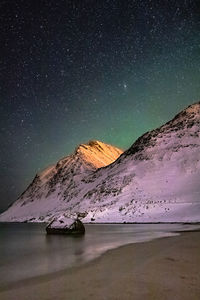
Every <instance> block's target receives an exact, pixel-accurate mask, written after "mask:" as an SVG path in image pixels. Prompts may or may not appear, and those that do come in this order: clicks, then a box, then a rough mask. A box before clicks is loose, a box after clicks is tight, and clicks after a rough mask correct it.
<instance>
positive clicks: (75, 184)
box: [0, 141, 123, 222]
mask: <svg viewBox="0 0 200 300" xmlns="http://www.w3.org/2000/svg"><path fill="white" fill-rule="evenodd" d="M122 152H123V151H122V150H121V149H119V148H117V147H114V146H111V145H108V144H105V143H102V142H99V141H89V142H88V144H81V145H79V146H78V147H77V148H76V150H75V152H74V153H73V154H72V155H69V156H66V157H64V158H62V159H61V160H59V161H58V162H57V164H56V165H52V166H50V167H48V168H46V169H45V170H43V171H42V172H41V173H39V174H37V175H36V176H35V178H34V180H33V182H32V183H31V184H30V185H29V186H28V188H27V189H26V190H25V192H24V193H23V194H22V195H21V196H20V197H19V198H18V200H17V201H16V202H14V204H13V205H12V206H11V207H10V208H9V209H8V210H7V211H6V212H4V213H3V214H1V215H0V221H13V222H14V221H25V220H29V221H31V220H32V221H33V220H35V218H36V219H37V221H43V220H44V219H49V218H50V217H51V216H54V214H55V213H56V212H57V211H63V210H65V209H68V207H69V205H70V206H71V205H72V203H73V202H72V199H74V198H75V199H76V196H77V195H78V194H79V193H80V191H81V189H82V186H83V181H84V179H85V178H86V177H87V176H88V175H89V174H91V173H93V172H94V171H95V170H97V169H98V168H101V167H105V166H107V165H108V164H111V163H112V162H113V161H115V160H116V159H117V158H118V157H119V155H120V154H121V153H122ZM77 203H78V200H77V201H76V200H75V203H74V205H75V204H77Z"/></svg>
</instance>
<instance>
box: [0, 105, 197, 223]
mask: <svg viewBox="0 0 200 300" xmlns="http://www.w3.org/2000/svg"><path fill="white" fill-rule="evenodd" d="M199 132H200V103H197V104H193V105H191V106H189V107H188V108H186V109H185V110H183V111H182V112H180V113H179V114H178V115H177V116H175V118H174V119H173V120H171V121H169V122H168V123H166V124H165V125H163V126H161V127H160V128H158V129H155V130H153V131H151V132H148V133H146V134H144V135H143V136H142V137H140V138H139V139H138V140H137V141H136V142H135V143H134V144H133V145H132V146H131V147H130V148H129V149H128V150H127V151H125V152H124V153H123V154H122V151H121V150H120V149H118V148H115V147H113V146H111V145H107V144H104V143H102V142H99V141H90V142H89V143H88V144H81V145H80V146H79V147H78V148H77V149H76V151H75V153H74V154H72V155H71V156H68V157H65V158H63V159H62V160H60V161H59V162H58V163H57V165H56V166H54V167H52V168H49V169H47V170H46V171H45V172H43V173H42V174H39V175H37V176H36V178H35V179H34V181H33V183H32V184H31V185H30V186H29V188H28V189H27V191H26V192H25V193H24V194H23V195H22V196H21V197H20V198H19V199H18V200H17V201H16V202H15V203H14V205H13V206H12V207H10V208H9V209H8V210H7V211H6V212H5V213H3V214H2V215H1V216H0V221H20V222H21V221H24V220H28V221H33V222H41V221H43V222H44V221H49V220H52V218H53V217H54V216H59V215H60V214H62V213H67V215H68V216H74V215H76V214H77V213H84V212H87V213H88V214H87V216H86V217H85V218H84V219H83V220H82V221H83V222H85V223H88V222H92V223H104V222H106V223H115V222H117V223H123V222H130V223H133V222H199V221H200V186H199V178H200V140H199ZM102 167H103V168H102Z"/></svg>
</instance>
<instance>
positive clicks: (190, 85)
mask: <svg viewBox="0 0 200 300" xmlns="http://www.w3.org/2000/svg"><path fill="white" fill-rule="evenodd" d="M199 79H200V3H199V0H197V1H195V0H193V1H192V0H177V1H176V0H173V1H172V0H169V1H168V0H152V1H150V0H132V1H129V0H110V1H109V0H107V1H104V0H99V1H95V0H74V1H70V0H69V1H67V0H65V1H64V0H57V1H55V0H41V1H37V0H28V1H27V0H16V1H15V0H7V1H3V0H1V1H0V104H1V105H0V114H1V115H0V124H1V126H0V129H1V132H0V145H1V147H0V151H1V153H0V159H1V161H0V182H1V183H0V210H3V209H5V208H6V207H7V205H8V204H10V203H11V202H13V201H14V200H16V197H17V196H19V194H20V193H21V192H23V190H24V189H25V188H26V186H27V184H29V183H30V181H31V180H32V178H33V177H34V176H35V173H36V172H38V171H39V170H41V169H43V168H44V167H46V166H48V165H49V164H52V163H55V162H56V161H57V160H58V159H60V158H61V157H63V156H66V155H67V154H69V153H71V152H72V151H73V150H74V148H75V147H76V146H77V145H78V144H80V143H81V142H87V141H88V140H90V139H98V140H101V141H103V142H107V143H111V144H114V145H116V146H119V147H121V148H123V149H126V148H128V147H129V146H130V145H131V144H132V143H133V142H134V141H135V139H136V138H137V137H138V136H140V135H141V134H143V133H144V132H145V131H148V130H150V129H153V128H155V127H158V126H160V125H161V124H163V123H164V122H166V121H168V120H169V119H171V118H172V117H173V116H174V115H175V114H176V113H177V112H179V111H180V110H182V109H183V108H185V107H186V106H187V105H189V104H191V103H193V102H196V101H198V100H199V99H200V84H199Z"/></svg>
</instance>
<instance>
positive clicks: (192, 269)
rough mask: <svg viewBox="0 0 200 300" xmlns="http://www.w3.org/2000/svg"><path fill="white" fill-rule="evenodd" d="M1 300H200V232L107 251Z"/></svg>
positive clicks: (0, 294) (8, 290) (18, 287)
mask: <svg viewBox="0 0 200 300" xmlns="http://www.w3.org/2000/svg"><path fill="white" fill-rule="evenodd" d="M0 299H1V300H8V299H9V300H15V299H20V300H26V299H27V300H28V299H29V300H36V299H37V300H54V299H56V300H64V299H65V300H78V299H79V300H88V299H93V300H104V299H105V300H111V299H112V300H129V299H130V300H132V299H134V300H135V299H136V300H137V299H142V300H153V299H159V300H160V299H162V300H179V299H180V300H188V299H190V300H194V299H196V300H199V299H200V232H198V231H196V232H184V233H181V234H180V235H179V236H174V237H167V238H160V239H156V240H153V241H150V242H144V243H136V244H130V245H126V246H122V247H119V248H117V249H114V250H109V251H107V252H106V253H105V254H103V255H102V256H100V257H99V258H97V259H95V260H93V261H91V262H89V263H86V264H84V265H82V266H80V267H72V268H69V269H67V270H64V271H59V272H56V273H53V274H48V275H43V276H39V277H34V278H29V279H25V280H22V281H19V282H16V283H15V284H13V285H7V286H6V285H5V286H3V287H2V288H1V290H0Z"/></svg>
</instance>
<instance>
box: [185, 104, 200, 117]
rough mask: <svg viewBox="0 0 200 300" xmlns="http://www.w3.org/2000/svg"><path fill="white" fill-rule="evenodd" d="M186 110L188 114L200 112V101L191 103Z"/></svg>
mask: <svg viewBox="0 0 200 300" xmlns="http://www.w3.org/2000/svg"><path fill="white" fill-rule="evenodd" d="M185 112H186V113H188V114H200V101H199V102H197V103H194V104H191V105H189V106H188V107H187V108H186V109H185Z"/></svg>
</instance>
